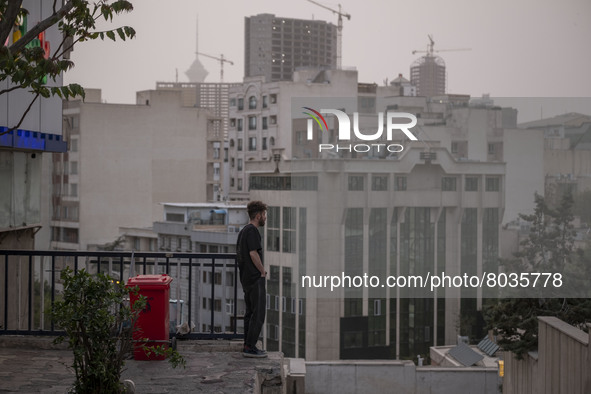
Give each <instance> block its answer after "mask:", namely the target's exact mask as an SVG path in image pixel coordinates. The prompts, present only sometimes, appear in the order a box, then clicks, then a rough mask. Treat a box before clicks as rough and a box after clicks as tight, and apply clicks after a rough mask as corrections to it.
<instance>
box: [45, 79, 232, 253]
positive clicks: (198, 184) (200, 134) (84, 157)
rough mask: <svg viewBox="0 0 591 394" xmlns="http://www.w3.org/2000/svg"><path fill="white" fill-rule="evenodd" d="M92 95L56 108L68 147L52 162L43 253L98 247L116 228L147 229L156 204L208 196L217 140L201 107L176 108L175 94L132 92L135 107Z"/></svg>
mask: <svg viewBox="0 0 591 394" xmlns="http://www.w3.org/2000/svg"><path fill="white" fill-rule="evenodd" d="M91 96H92V95H91ZM95 96H96V97H95V98H96V101H95V102H89V101H86V102H81V101H69V102H67V103H66V105H65V107H64V111H63V117H64V124H65V134H66V135H67V138H68V142H69V144H70V149H69V152H68V153H63V154H55V155H54V157H53V173H52V176H51V185H49V187H48V188H49V189H50V190H52V205H53V212H52V217H51V221H50V227H51V241H50V247H51V248H55V249H74V250H84V249H87V248H92V247H100V246H101V245H105V244H109V243H111V242H114V241H115V240H116V239H117V237H118V235H119V227H126V226H127V227H150V226H151V225H152V223H153V222H154V221H156V220H158V219H159V218H160V217H161V216H162V206H161V205H160V203H161V202H163V201H177V202H182V201H195V200H197V201H207V200H208V199H212V198H213V194H212V193H210V194H209V195H208V194H207V193H208V191H210V192H211V191H212V189H213V188H212V187H209V186H211V185H212V184H214V182H215V175H216V172H215V166H214V164H215V163H221V161H222V157H221V155H222V153H221V152H222V150H221V148H220V149H219V150H218V151H217V153H216V151H215V145H213V144H210V142H211V141H212V140H214V141H215V138H218V137H219V139H218V141H219V143H220V146H221V143H222V141H223V138H222V137H221V136H219V134H218V135H215V133H214V132H213V131H212V129H213V122H212V120H211V119H210V115H209V112H208V111H207V110H205V109H200V108H196V107H193V106H191V107H187V106H183V104H182V101H181V94H180V92H170V91H159V90H156V91H146V92H139V93H138V104H136V105H124V104H104V103H101V102H100V99H99V97H100V95H98V94H96V95H95ZM204 141H208V144H209V145H208V144H204V143H203V142H204ZM210 148H211V149H210ZM98 223H100V225H98Z"/></svg>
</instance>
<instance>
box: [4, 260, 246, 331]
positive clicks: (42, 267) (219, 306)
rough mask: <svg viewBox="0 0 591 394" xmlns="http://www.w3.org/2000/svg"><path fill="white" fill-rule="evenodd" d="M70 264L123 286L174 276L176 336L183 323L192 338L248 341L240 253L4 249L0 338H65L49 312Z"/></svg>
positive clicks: (172, 295) (172, 315)
mask: <svg viewBox="0 0 591 394" xmlns="http://www.w3.org/2000/svg"><path fill="white" fill-rule="evenodd" d="M66 266H68V267H70V268H71V269H72V270H74V271H75V272H77V271H78V270H81V269H85V270H86V271H87V272H89V273H91V274H96V273H98V272H103V273H106V274H107V275H109V276H110V277H111V278H113V279H114V280H116V281H120V282H121V283H126V282H127V280H128V278H129V277H130V276H135V275H140V274H144V275H145V274H167V275H170V276H171V277H172V278H173V281H172V283H171V285H170V286H171V287H170V305H171V310H170V320H171V329H170V336H171V337H172V336H175V335H177V334H176V332H177V330H176V327H177V326H178V325H182V323H186V325H185V328H187V327H188V329H189V330H190V332H189V333H187V334H184V335H182V337H183V338H187V339H233V338H242V337H243V333H242V329H241V327H239V323H240V322H241V321H242V319H243V316H242V315H243V310H241V311H240V314H239V313H238V309H239V305H243V303H241V302H240V303H239V301H241V299H242V295H241V297H240V299H239V298H238V294H239V292H240V294H241V293H242V290H241V288H240V289H239V287H240V285H239V283H238V267H237V264H236V255H235V254H229V253H219V254H217V253H155V252H106V251H96V252H94V251H93V252H78V251H76V252H74V251H37V250H0V284H1V287H2V291H0V300H1V302H0V308H1V309H0V335H60V334H63V331H61V330H60V329H59V327H56V326H55V324H54V322H53V321H52V320H51V315H50V310H51V308H52V306H53V304H54V302H55V301H56V300H57V299H59V297H60V295H61V292H62V289H63V286H62V284H61V281H60V271H61V270H62V269H63V268H65V267H66ZM242 308H243V307H242V306H241V309H242ZM193 325H195V326H194V328H193ZM179 335H180V334H179Z"/></svg>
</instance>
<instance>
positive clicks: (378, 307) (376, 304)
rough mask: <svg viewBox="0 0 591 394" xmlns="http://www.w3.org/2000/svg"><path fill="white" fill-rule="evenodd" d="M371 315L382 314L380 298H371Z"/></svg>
mask: <svg viewBox="0 0 591 394" xmlns="http://www.w3.org/2000/svg"><path fill="white" fill-rule="evenodd" d="M373 315H374V316H381V315H382V300H380V299H377V300H373Z"/></svg>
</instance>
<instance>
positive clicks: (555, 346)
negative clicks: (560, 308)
mask: <svg viewBox="0 0 591 394" xmlns="http://www.w3.org/2000/svg"><path fill="white" fill-rule="evenodd" d="M538 338H539V339H538V352H537V354H536V353H531V352H530V354H528V355H526V356H525V358H524V359H523V360H517V359H516V358H515V357H514V356H513V355H512V354H511V353H506V355H505V378H504V382H503V393H508V394H512V393H516V394H528V393H531V394H538V393H547V394H551V393H569V394H577V393H581V394H582V393H589V392H591V373H590V372H591V360H590V356H591V354H590V352H589V335H588V334H586V333H585V332H583V331H581V330H579V329H577V328H575V327H573V326H571V325H569V324H567V323H565V322H563V321H562V320H560V319H558V318H556V317H538Z"/></svg>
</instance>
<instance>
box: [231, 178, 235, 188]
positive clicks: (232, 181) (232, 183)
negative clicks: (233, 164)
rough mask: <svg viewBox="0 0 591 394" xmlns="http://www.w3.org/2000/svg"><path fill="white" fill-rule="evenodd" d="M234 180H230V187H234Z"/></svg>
mask: <svg viewBox="0 0 591 394" xmlns="http://www.w3.org/2000/svg"><path fill="white" fill-rule="evenodd" d="M234 179H235V178H230V187H234Z"/></svg>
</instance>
